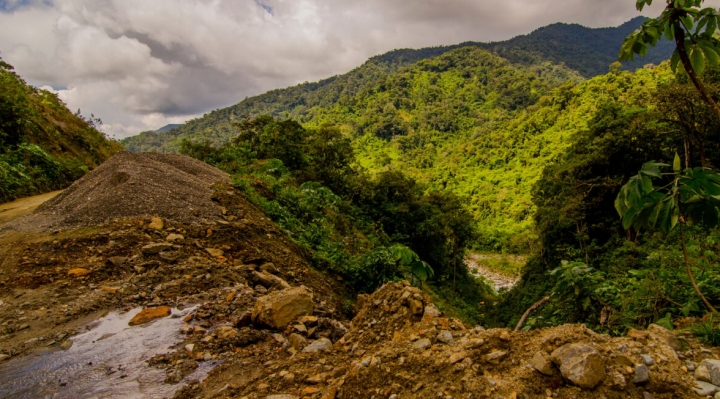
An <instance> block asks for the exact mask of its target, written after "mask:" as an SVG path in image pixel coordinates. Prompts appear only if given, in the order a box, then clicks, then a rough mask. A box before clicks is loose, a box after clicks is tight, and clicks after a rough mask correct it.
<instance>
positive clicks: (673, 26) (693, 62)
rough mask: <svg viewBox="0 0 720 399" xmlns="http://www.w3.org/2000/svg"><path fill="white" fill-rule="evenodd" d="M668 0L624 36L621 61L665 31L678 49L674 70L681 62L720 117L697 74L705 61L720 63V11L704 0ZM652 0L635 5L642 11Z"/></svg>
mask: <svg viewBox="0 0 720 399" xmlns="http://www.w3.org/2000/svg"><path fill="white" fill-rule="evenodd" d="M666 1H667V7H665V11H663V13H662V14H661V15H660V16H659V17H658V18H655V19H650V20H648V21H646V22H645V23H643V24H642V26H641V27H640V29H638V30H636V31H635V32H633V33H632V34H630V36H628V37H627V38H626V39H625V41H624V43H623V45H622V47H621V48H620V55H619V58H620V61H629V60H633V59H634V57H635V55H636V54H637V55H639V56H641V57H642V56H644V55H645V54H646V53H647V50H648V46H653V47H654V46H655V45H656V44H657V42H658V40H661V39H662V37H663V35H664V36H665V38H666V39H668V40H674V41H675V53H674V54H673V56H672V59H671V62H670V65H671V67H672V69H673V71H676V70H677V66H678V64H679V63H682V65H683V68H684V69H685V71H686V72H687V74H688V77H689V78H690V80H691V81H692V82H693V84H694V85H695V88H697V90H698V91H699V92H700V94H701V95H702V97H703V99H704V100H705V101H706V102H707V103H708V104H709V105H710V107H711V108H712V110H713V112H715V114H716V115H717V116H718V117H719V118H720V107H719V106H718V105H717V103H716V102H715V100H714V99H713V98H712V96H711V95H710V93H709V92H708V90H707V89H706V88H705V85H704V84H703V83H702V82H701V81H700V78H699V77H698V75H700V74H702V72H703V70H704V69H705V66H706V65H710V66H713V67H715V66H718V64H720V41H718V39H716V38H715V37H714V34H715V31H716V30H717V29H718V25H720V14H719V13H718V11H717V10H716V9H714V8H712V7H707V8H701V5H702V4H703V3H704V0H666ZM652 2H653V0H637V2H636V4H635V6H636V8H637V9H638V11H642V10H643V8H645V6H646V5H651V4H652Z"/></svg>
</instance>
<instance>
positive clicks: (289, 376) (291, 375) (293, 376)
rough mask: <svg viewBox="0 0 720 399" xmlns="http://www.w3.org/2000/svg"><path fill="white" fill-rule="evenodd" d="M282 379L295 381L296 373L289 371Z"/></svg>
mask: <svg viewBox="0 0 720 399" xmlns="http://www.w3.org/2000/svg"><path fill="white" fill-rule="evenodd" d="M282 379H283V380H285V381H287V382H293V381H295V374H293V373H287V374H285V375H284V376H282Z"/></svg>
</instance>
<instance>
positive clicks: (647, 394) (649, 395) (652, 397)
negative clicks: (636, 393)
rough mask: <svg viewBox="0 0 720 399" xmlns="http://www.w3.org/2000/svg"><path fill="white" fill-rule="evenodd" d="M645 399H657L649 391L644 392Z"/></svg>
mask: <svg viewBox="0 0 720 399" xmlns="http://www.w3.org/2000/svg"><path fill="white" fill-rule="evenodd" d="M643 399H655V397H654V396H653V395H652V394H651V393H650V392H648V391H645V392H643Z"/></svg>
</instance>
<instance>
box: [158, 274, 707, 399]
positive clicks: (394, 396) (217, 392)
mask: <svg viewBox="0 0 720 399" xmlns="http://www.w3.org/2000/svg"><path fill="white" fill-rule="evenodd" d="M278 288H279V287H278ZM246 291H248V292H250V291H252V290H251V289H246ZM302 296H307V297H308V298H310V297H311V294H310V293H306V292H304V290H303V289H298V288H285V289H281V290H278V291H277V292H275V293H274V294H272V295H268V296H265V297H258V298H257V302H256V303H255V308H254V310H253V312H252V315H250V314H248V316H247V317H245V318H240V319H238V320H235V321H233V323H234V326H233V325H227V324H226V325H224V326H220V327H210V326H199V325H197V324H195V323H197V322H196V321H192V320H189V321H188V325H187V326H186V327H184V329H183V330H184V332H186V333H187V334H188V340H187V341H186V343H185V344H186V345H185V346H180V348H179V350H177V352H175V353H173V354H171V355H168V356H169V358H168V359H166V360H167V361H166V363H167V364H168V370H169V374H172V373H173V372H174V373H177V368H176V367H174V366H172V365H173V364H185V363H186V362H187V361H188V360H190V361H192V360H193V359H222V360H223V361H224V363H223V366H222V367H221V368H218V369H217V370H215V371H214V372H213V373H211V374H210V376H209V377H208V379H206V380H205V381H203V382H202V383H201V384H191V385H190V386H187V387H185V388H183V389H182V390H181V392H179V393H178V394H177V395H176V397H177V398H195V397H239V398H247V399H301V398H312V399H336V398H338V399H345V398H373V397H374V398H376V399H379V398H388V399H399V398H443V399H452V398H468V399H469V398H473V399H476V398H505V399H507V398H512V399H518V398H543V399H551V398H575V399H590V398H605V399H615V398H617V399H619V398H637V399H654V398H657V399H662V398H668V399H669V398H705V397H712V395H714V394H715V393H716V392H718V390H720V388H718V385H716V384H718V383H720V377H718V376H720V360H717V359H718V352H717V350H715V349H709V348H705V347H703V346H702V345H701V344H700V343H699V342H698V341H697V340H696V339H694V338H693V337H692V336H691V335H686V334H675V333H674V332H672V331H668V330H666V329H664V328H663V327H660V326H658V325H651V326H650V328H648V330H647V331H639V330H631V331H630V333H629V334H628V336H626V337H610V336H608V335H602V334H598V333H596V332H594V331H592V330H590V329H588V328H586V327H585V326H584V325H564V326H560V327H555V328H548V329H542V330H537V331H529V332H512V331H510V330H507V329H490V330H486V329H484V328H482V327H479V326H476V327H471V326H466V325H464V324H463V323H462V322H461V321H460V320H457V319H453V318H448V317H446V316H445V315H443V313H442V312H441V311H440V309H438V308H437V307H436V306H435V305H433V304H432V303H431V302H430V300H429V298H428V297H427V296H426V295H425V294H424V293H423V292H422V291H421V290H420V289H418V288H416V287H412V286H411V285H410V284H409V283H408V282H403V283H388V284H386V285H385V286H383V287H382V288H380V289H379V290H378V291H376V292H375V293H373V294H372V295H362V296H361V297H360V298H358V299H359V300H358V306H359V312H358V313H357V315H356V316H355V318H354V319H353V320H352V321H351V322H350V323H346V322H341V321H339V320H333V319H326V320H323V319H322V318H321V317H318V316H317V315H316V314H315V309H313V308H312V307H311V306H302V305H301V303H302V302H303V301H302V298H301V297H302ZM308 303H309V304H310V303H311V302H309V301H308ZM269 315H272V317H268V316H269ZM279 315H282V320H280V318H279V317H277V316H279ZM196 320H197V319H196ZM242 320H245V321H242ZM346 325H347V326H348V328H346V327H345V326H346ZM201 327H202V328H201ZM251 336H252V337H256V338H255V339H253V341H254V342H253V343H252V344H249V343H248V342H245V341H244V339H245V338H243V341H242V342H236V343H233V342H230V341H228V339H229V338H228V337H251ZM233 339H236V340H237V339H238V338H233ZM228 342H230V344H228ZM214 343H218V344H214ZM183 359H185V360H183ZM179 360H183V361H184V362H185V363H183V362H179Z"/></svg>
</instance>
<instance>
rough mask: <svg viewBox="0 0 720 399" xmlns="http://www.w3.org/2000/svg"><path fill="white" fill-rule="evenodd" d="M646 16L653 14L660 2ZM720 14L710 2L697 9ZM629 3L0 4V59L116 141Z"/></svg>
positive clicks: (629, 10)
mask: <svg viewBox="0 0 720 399" xmlns="http://www.w3.org/2000/svg"><path fill="white" fill-rule="evenodd" d="M656 3H659V4H656V5H655V6H653V7H652V8H651V9H649V10H647V12H646V14H648V15H658V14H659V11H658V10H659V8H658V7H662V5H663V4H664V3H665V2H664V1H661V0H656ZM705 3H706V5H707V6H716V7H717V6H720V0H707V1H706V2H705ZM634 5H635V0H563V1H559V0H504V1H497V0H149V1H148V0H0V56H2V58H3V59H4V60H5V61H7V62H9V63H10V64H13V65H14V66H15V68H16V71H17V72H18V73H19V74H20V75H21V76H22V77H24V78H25V80H27V81H28V82H29V83H30V84H33V85H35V86H39V87H45V88H51V89H53V90H55V91H56V92H58V94H59V95H60V97H61V98H62V99H63V100H64V101H65V102H66V103H67V104H68V106H69V108H70V109H71V110H73V111H75V110H76V109H78V108H80V109H82V113H83V114H84V115H86V116H89V115H90V114H91V113H93V114H95V116H99V117H100V118H102V120H103V121H104V122H105V125H104V127H103V130H104V131H105V132H106V133H109V134H110V135H112V136H114V137H116V138H122V137H126V136H130V135H134V134H137V133H139V132H140V131H143V130H154V129H157V128H159V127H161V126H164V125H165V124H168V123H182V122H184V121H186V120H188V119H190V118H193V117H197V116H202V114H203V113H205V112H208V111H210V110H212V109H215V108H220V107H224V106H228V105H231V104H234V103H236V102H238V101H240V100H242V99H244V98H245V97H247V96H253V95H256V94H260V93H262V92H265V91H267V90H270V89H274V88H280V87H286V86H290V85H294V84H297V83H301V82H304V81H316V80H319V79H322V78H326V77H329V76H332V75H335V74H340V73H344V72H347V71H349V70H350V69H352V68H354V67H356V66H358V65H360V64H361V63H362V62H364V61H365V60H366V59H367V58H369V57H371V56H373V55H376V54H380V53H383V52H385V51H389V50H392V49H395V48H404V47H410V48H418V47H427V46H434V45H442V44H455V43H459V42H463V41H468V40H474V41H494V40H504V39H508V38H510V37H512V36H515V35H518V34H525V33H529V32H531V31H532V30H534V29H536V28H538V27H541V26H544V25H547V24H550V23H553V22H567V23H580V24H583V25H586V26H590V27H603V26H616V25H619V24H621V23H623V22H625V21H627V20H629V19H631V18H633V17H635V16H637V15H638V13H637V11H636V10H635V7H634Z"/></svg>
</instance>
